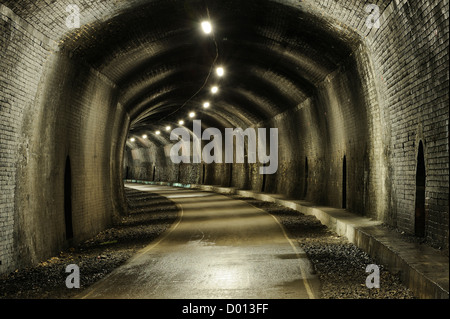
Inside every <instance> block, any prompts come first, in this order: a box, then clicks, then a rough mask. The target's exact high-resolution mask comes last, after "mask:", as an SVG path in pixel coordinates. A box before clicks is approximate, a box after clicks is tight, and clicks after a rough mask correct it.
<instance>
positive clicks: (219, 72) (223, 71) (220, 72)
mask: <svg viewBox="0 0 450 319" xmlns="http://www.w3.org/2000/svg"><path fill="white" fill-rule="evenodd" d="M216 73H217V75H218V76H223V75H224V74H225V70H224V69H223V68H222V67H218V68H217V69H216Z"/></svg>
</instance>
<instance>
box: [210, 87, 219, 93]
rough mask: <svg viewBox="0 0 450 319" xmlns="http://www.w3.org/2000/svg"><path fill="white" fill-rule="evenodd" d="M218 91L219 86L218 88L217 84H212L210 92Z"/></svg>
mask: <svg viewBox="0 0 450 319" xmlns="http://www.w3.org/2000/svg"><path fill="white" fill-rule="evenodd" d="M218 91H219V88H218V87H217V86H213V87H212V88H211V92H212V93H213V94H216V93H217V92H218Z"/></svg>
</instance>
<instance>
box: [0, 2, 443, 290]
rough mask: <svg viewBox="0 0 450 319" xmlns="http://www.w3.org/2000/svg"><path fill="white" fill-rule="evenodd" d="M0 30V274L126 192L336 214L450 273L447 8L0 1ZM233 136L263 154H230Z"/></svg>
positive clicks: (98, 226) (78, 231)
mask: <svg viewBox="0 0 450 319" xmlns="http://www.w3.org/2000/svg"><path fill="white" fill-rule="evenodd" d="M0 17H1V20H0V30H1V33H0V69H1V73H0V118H1V123H0V160H1V165H0V274H7V273H10V272H12V271H14V270H16V269H21V268H24V267H30V266H33V265H36V264H38V263H40V262H41V261H42V260H45V259H46V258H50V257H51V256H54V255H55V254H57V253H58V252H60V251H61V250H64V249H68V248H70V247H73V246H74V245H77V244H80V243H82V242H83V241H85V240H87V239H89V238H91V237H92V236H95V235H96V234H97V233H99V232H102V231H104V230H105V229H107V228H108V227H111V225H113V223H114V222H115V221H116V220H120V219H121V218H122V217H123V216H126V214H127V212H128V206H127V195H126V185H127V184H133V183H147V184H149V183H151V184H152V185H163V184H164V185H171V186H180V185H181V186H182V187H181V188H182V189H184V188H189V187H190V186H192V185H199V186H202V187H206V186H210V187H213V188H215V189H221V188H227V189H231V190H243V191H248V192H253V193H255V194H265V195H267V196H283V198H287V199H289V200H292V201H296V202H299V203H310V204H311V205H312V206H308V207H319V206H320V207H327V208H329V209H335V210H339V212H345V213H349V214H352V215H351V216H354V218H360V219H364V220H370V221H375V222H377V223H378V224H380V225H383V227H384V228H388V229H391V230H392V231H393V232H395V233H397V234H404V235H405V236H406V235H407V236H410V237H411V238H420V240H421V242H422V243H423V245H427V247H428V246H429V247H431V248H432V249H435V250H438V251H439V252H440V254H442V253H443V254H444V259H445V260H446V262H447V266H448V238H449V227H448V224H449V219H448V216H449V195H448V194H449V151H448V144H449V134H448V132H449V121H448V119H449V109H448V104H449V98H448V97H449V94H448V88H449V75H448V66H449V65H448V49H449V44H448V36H449V34H448V18H449V8H448V3H447V2H446V1H438V0H429V1H406V0H392V1H377V2H376V3H369V2H366V1H355V0H344V1H322V0H308V1H298V0H297V1H294V0H258V1H257V0H245V1H242V0H241V1H238V0H226V1H224V0H222V1H219V0H184V1H181V0H164V1H162V0H130V1H120V0H102V1H99V0H73V1H65V0H36V1H28V0H14V1H9V0H1V1H0ZM214 88H215V89H214ZM196 125H197V127H196ZM177 128H178V129H179V130H178V132H181V131H182V130H184V131H185V132H187V133H188V136H189V138H190V140H191V144H190V145H188V147H187V148H188V149H187V150H186V148H184V147H183V148H182V149H181V148H180V152H181V151H191V152H188V155H187V157H185V158H184V161H181V162H178V163H177V162H174V160H173V158H172V157H171V154H172V155H173V153H171V150H173V148H174V145H176V143H177V142H179V140H180V137H179V136H178V137H177V136H176V134H175V133H174V132H175V131H174V130H175V129H177ZM209 128H213V129H214V130H208V131H206V130H207V129H209ZM263 128H264V129H266V130H265V131H262V130H261V129H263ZM196 129H197V132H198V130H199V129H200V130H201V131H200V132H201V133H203V132H205V131H206V132H215V134H216V135H213V134H211V135H209V137H210V140H211V141H214V142H217V144H215V145H216V146H217V145H218V146H217V147H214V152H208V151H211V146H212V145H211V144H208V143H209V142H210V140H208V139H207V138H203V139H202V138H201V135H200V137H199V136H198V134H196ZM230 129H232V130H237V129H242V130H247V129H248V130H247V131H245V132H250V130H254V131H255V132H256V133H257V138H259V137H260V136H261V135H262V134H265V135H264V140H265V142H261V143H259V144H258V145H260V144H263V143H265V146H266V148H265V152H264V153H265V154H262V153H259V152H256V153H257V154H256V155H255V153H254V152H252V150H251V147H250V144H251V139H250V138H249V136H246V137H245V138H243V141H244V145H242V146H243V153H242V154H240V153H239V152H238V149H237V147H236V148H233V147H234V146H233V145H232V147H231V148H227V147H226V132H228V131H227V130H230ZM271 129H272V130H273V131H270V130H271ZM271 132H277V134H276V140H275V138H274V139H271V137H274V136H273V135H271V134H272V133H271ZM213 136H214V138H213ZM203 137H205V136H203ZM207 137H208V136H207ZM195 138H197V141H196V140H195ZM233 138H235V140H237V137H236V136H234V137H233V136H231V141H234V140H233ZM198 139H199V140H198ZM258 141H259V142H260V140H258ZM275 141H276V142H277V148H276V149H275V150H274V151H272V152H270V150H271V149H269V146H270V145H269V144H272V146H273V143H274V142H275ZM197 142H198V143H197ZM196 143H197V144H196ZM195 145H197V147H199V148H200V150H203V153H202V154H203V155H205V154H206V155H208V154H209V155H210V156H212V155H211V154H212V153H213V156H212V157H213V159H214V160H213V161H208V162H207V161H205V159H204V158H203V159H200V160H198V158H195V150H194V147H195ZM207 145H209V146H210V148H207ZM227 145H228V144H227ZM244 146H245V147H244ZM191 147H192V150H191V149H190V148H191ZM205 149H206V151H205ZM230 149H231V151H233V150H234V152H232V153H231V154H228V155H227V154H226V153H227V151H230ZM258 150H259V149H258ZM274 152H276V154H275V153H274ZM269 153H271V154H270V156H268V154H269ZM180 154H181V153H180ZM239 154H240V155H242V157H243V158H244V160H243V161H241V160H237V157H238V155H239ZM177 155H178V153H177ZM264 155H265V156H266V160H265V161H264V160H263V158H264ZM275 155H276V156H275ZM227 156H229V157H228V159H229V161H227V160H226V157H227ZM267 156H268V157H269V158H270V161H268V160H267ZM250 159H253V161H251V160H250ZM272 164H274V166H275V171H272V172H268V171H267V172H266V173H263V174H262V173H261V170H260V169H261V168H262V167H266V168H267V167H268V166H269V165H272ZM272 198H274V197H272ZM311 209H312V208H311ZM305 211H306V209H305ZM444 277H445V276H444ZM444 279H446V283H447V298H448V272H447V275H446V278H444Z"/></svg>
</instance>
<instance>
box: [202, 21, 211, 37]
mask: <svg viewBox="0 0 450 319" xmlns="http://www.w3.org/2000/svg"><path fill="white" fill-rule="evenodd" d="M202 29H203V32H205V33H206V34H210V33H211V32H212V25H211V23H210V22H209V21H203V22H202Z"/></svg>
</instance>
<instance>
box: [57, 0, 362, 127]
mask: <svg viewBox="0 0 450 319" xmlns="http://www.w3.org/2000/svg"><path fill="white" fill-rule="evenodd" d="M203 20H210V21H211V22H212V24H213V28H214V32H213V34H212V35H206V34H203V33H202V31H201V28H200V22H201V21H203ZM356 38H357V37H356V36H355V39H352V41H348V39H346V40H345V39H344V40H343V39H339V36H338V33H336V32H335V30H332V29H331V28H330V24H329V23H327V22H326V21H325V20H322V19H319V18H318V17H317V16H315V17H313V16H312V15H310V14H309V13H306V12H304V11H302V10H301V9H298V8H293V7H291V6H287V5H283V4H280V3H276V2H273V1H260V0H258V1H255V0H253V1H237V0H232V1H166V0H165V1H152V2H149V3H144V4H139V5H136V6H134V7H132V8H128V9H127V10H123V11H121V12H120V14H117V15H115V16H114V17H112V18H110V19H108V20H106V21H104V22H102V23H100V22H96V23H93V24H92V25H85V26H82V28H81V29H79V30H78V31H74V32H73V33H70V34H68V35H67V37H66V38H65V39H64V40H63V41H62V42H61V43H62V44H61V50H62V51H64V52H68V53H70V55H71V56H72V57H73V58H74V59H82V60H84V61H85V62H87V63H88V64H89V65H91V66H92V67H93V68H95V69H96V70H98V71H99V72H101V73H102V74H104V75H105V76H107V77H108V78H109V79H111V80H112V81H113V82H114V83H116V84H117V85H118V87H119V90H120V98H119V101H120V103H121V104H122V105H123V106H124V107H125V108H126V110H127V111H128V113H129V114H130V116H131V119H132V124H131V128H130V132H132V133H136V134H139V132H140V131H143V130H147V131H148V130H151V129H153V127H155V126H157V125H159V124H162V123H171V122H172V123H175V122H177V121H178V119H180V118H186V117H187V113H188V112H189V111H191V110H194V111H197V112H201V113H202V118H201V119H202V121H204V123H208V124H209V125H212V123H214V124H216V125H217V124H222V125H228V126H229V125H233V124H234V125H237V123H247V124H248V125H256V124H257V123H260V122H261V121H264V120H267V119H270V118H272V117H273V116H274V115H276V114H278V113H280V112H283V111H285V110H287V109H289V108H292V107H295V106H297V105H298V104H299V103H301V102H302V101H304V100H305V99H306V98H308V97H309V96H311V95H313V94H314V92H315V89H316V87H317V85H318V84H319V83H320V82H321V81H323V80H324V78H325V77H326V76H327V75H328V74H330V73H331V72H333V71H334V70H336V69H337V68H338V67H339V65H340V64H341V63H342V62H343V61H345V60H346V59H347V58H348V57H349V55H351V53H352V51H353V49H354V47H352V45H354V44H355V43H357V40H356ZM217 65H223V66H224V67H225V69H226V76H225V77H224V78H221V79H218V78H217V77H216V75H215V74H214V72H213V67H214V66H217ZM216 83H217V84H218V85H219V87H220V92H219V94H217V95H215V96H211V94H210V92H209V88H210V86H211V85H213V84H216ZM204 100H209V101H211V104H212V106H213V107H214V108H215V109H214V111H212V108H211V109H208V110H205V111H203V110H202V109H201V104H202V102H203V101H204ZM222 127H223V126H222Z"/></svg>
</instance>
